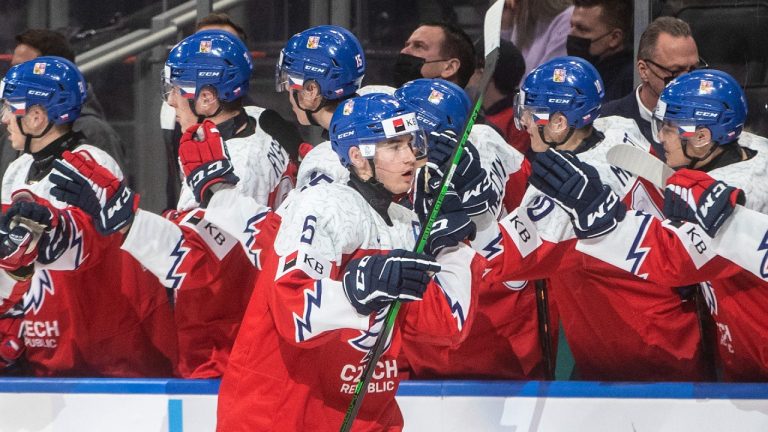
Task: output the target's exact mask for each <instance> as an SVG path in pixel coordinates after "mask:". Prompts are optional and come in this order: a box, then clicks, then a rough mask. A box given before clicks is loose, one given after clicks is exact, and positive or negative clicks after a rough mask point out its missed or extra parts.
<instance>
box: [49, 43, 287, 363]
mask: <svg viewBox="0 0 768 432" xmlns="http://www.w3.org/2000/svg"><path fill="white" fill-rule="evenodd" d="M250 72H251V62H250V54H249V53H248V51H247V50H246V48H245V45H243V44H242V42H240V41H239V40H238V39H237V38H235V37H234V36H232V35H230V34H229V33H226V32H222V31H214V30H210V31H202V32H198V33H196V34H194V35H192V36H190V37H188V38H186V39H184V40H183V41H182V42H180V43H179V44H178V45H176V46H175V47H174V48H173V49H172V50H171V52H170V54H169V57H168V61H167V63H166V67H165V75H164V76H165V83H166V91H167V93H166V94H167V95H168V99H169V103H170V104H171V106H173V107H174V108H175V109H176V111H177V115H178V117H179V119H180V122H181V123H182V125H185V126H186V125H187V124H188V123H189V122H193V124H192V125H191V126H189V127H188V128H187V129H186V132H185V133H184V135H183V136H182V138H181V143H180V145H179V160H180V164H181V166H182V170H183V172H184V174H185V180H186V181H185V185H184V187H183V189H182V194H181V198H180V201H179V205H178V209H179V211H178V212H175V213H173V214H171V216H170V221H168V220H165V219H163V218H161V217H159V216H157V215H154V214H152V213H149V212H146V211H142V210H139V211H138V212H137V214H136V216H135V218H134V219H133V220H132V221H131V223H130V224H129V225H128V226H126V228H125V229H128V228H130V230H129V231H128V233H127V235H126V237H125V240H124V242H123V243H122V248H123V249H124V250H126V251H128V252H129V253H130V254H131V255H133V256H134V257H136V259H138V260H139V261H140V262H141V263H142V264H143V265H144V266H146V267H147V268H148V269H149V270H150V271H152V272H153V273H154V274H155V275H156V277H157V278H158V279H159V281H160V282H161V283H162V284H163V285H165V286H166V287H168V288H170V289H173V290H174V296H175V319H176V324H177V329H178V330H177V331H178V339H179V352H180V357H179V372H180V374H181V375H182V376H183V377H189V378H214V377H220V376H221V374H222V373H223V371H224V369H225V367H226V364H227V359H228V356H229V352H230V350H231V347H232V344H233V342H234V339H235V336H236V335H237V331H238V329H239V326H240V322H241V321H242V317H243V314H244V312H245V307H246V305H247V303H248V299H249V298H250V296H251V291H252V288H253V285H254V282H255V280H256V277H257V275H258V272H257V270H258V268H259V265H260V264H259V263H258V256H257V255H256V254H255V252H254V250H253V249H250V248H248V247H247V246H245V245H244V247H245V249H244V248H242V247H240V246H238V238H237V237H233V236H232V235H230V234H229V233H227V231H225V230H223V229H221V228H220V227H219V226H217V225H216V224H215V223H212V222H211V221H210V220H208V217H207V213H206V210H205V209H204V208H200V207H205V206H206V205H207V203H208V200H209V199H210V195H211V189H210V186H211V185H212V184H214V183H216V182H218V179H227V181H229V182H230V183H232V184H235V183H236V184H237V187H236V188H237V194H238V195H242V196H244V197H247V198H248V199H250V200H252V201H253V202H255V203H257V204H258V205H259V206H262V207H263V208H264V209H265V210H266V206H267V205H277V204H279V202H280V200H281V199H282V197H283V195H285V193H286V190H285V189H286V187H289V186H290V185H291V184H292V180H291V179H288V177H287V170H288V157H287V154H286V152H285V150H284V149H283V148H282V147H281V145H280V143H279V142H277V141H275V139H274V138H273V137H272V136H271V135H270V134H269V133H267V131H266V130H265V128H266V129H269V128H268V126H267V125H269V123H268V119H269V117H268V116H266V115H265V110H264V109H262V108H258V107H242V105H241V100H242V96H243V95H244V94H245V93H246V92H247V91H248V80H249V77H250ZM203 119H204V120H203ZM197 120H200V121H201V122H202V124H196V123H194V122H195V121H197ZM198 129H199V130H198ZM198 134H199V135H200V136H203V137H204V139H205V140H207V141H206V145H207V146H208V147H206V149H207V150H206V151H205V152H203V153H201V151H200V145H199V143H198V142H197V138H196V135H198ZM224 141H226V145H225V144H224ZM212 153H213V154H215V155H217V158H216V159H215V160H216V162H215V163H210V164H202V163H201V160H202V159H203V158H206V160H208V159H210V158H211V154H212ZM227 154H228V156H229V158H227V157H226V156H225V155H227ZM58 171H59V173H60V175H59V176H57V178H58V180H56V184H57V185H58V188H59V191H58V192H57V193H58V194H61V195H62V196H65V197H67V198H66V199H68V200H69V202H70V203H71V204H73V205H78V206H80V207H82V208H86V207H87V205H86V204H85V203H86V202H87V201H88V200H89V199H91V196H92V195H93V193H94V192H95V193H97V194H101V193H102V190H104V189H105V188H108V187H109V184H110V183H111V182H112V181H113V180H112V179H106V180H105V179H104V176H105V174H103V173H102V171H101V170H100V169H99V167H96V166H93V165H92V164H88V163H87V161H85V160H82V158H76V157H73V158H68V163H66V164H62V165H61V167H60V169H59V170H58ZM94 176H96V177H94ZM238 178H239V179H240V181H239V182H238V181H237V179H238ZM286 182H287V183H286ZM91 186H93V189H95V190H94V191H92V190H91ZM89 213H90V214H91V216H92V217H93V218H94V220H95V221H98V219H99V211H98V209H97V208H91V210H90V212H89ZM251 216H252V215H251ZM241 231H242V229H241ZM239 232H240V231H238V233H239Z"/></svg>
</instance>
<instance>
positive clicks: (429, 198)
mask: <svg viewBox="0 0 768 432" xmlns="http://www.w3.org/2000/svg"><path fill="white" fill-rule="evenodd" d="M419 171H420V172H419V173H417V178H418V179H419V180H418V187H416V188H414V196H413V200H414V205H413V207H414V211H415V212H416V215H417V216H418V217H419V222H420V223H421V224H422V225H424V224H425V223H427V218H428V217H429V207H430V206H431V205H432V202H433V201H434V199H433V197H436V196H437V195H438V191H439V189H438V188H439V186H440V179H437V178H433V179H430V180H428V181H426V185H424V184H423V182H424V181H425V180H424V179H423V173H424V171H425V170H423V169H421V170H419ZM476 231H477V228H476V226H475V223H474V222H472V220H471V219H470V217H469V215H468V214H467V211H466V209H464V208H463V206H462V205H461V200H460V199H459V197H458V195H457V194H456V192H455V191H454V190H453V189H452V188H450V187H449V188H448V191H447V192H446V194H445V196H444V197H443V203H442V205H441V206H440V210H439V211H438V213H437V218H436V219H435V222H434V223H433V224H432V231H430V233H429V237H427V243H426V245H425V247H424V253H425V254H427V255H430V256H437V254H438V253H439V252H440V250H441V249H443V248H445V247H453V246H456V245H457V244H459V243H460V242H462V241H464V240H465V239H469V240H473V239H474V238H475V234H476Z"/></svg>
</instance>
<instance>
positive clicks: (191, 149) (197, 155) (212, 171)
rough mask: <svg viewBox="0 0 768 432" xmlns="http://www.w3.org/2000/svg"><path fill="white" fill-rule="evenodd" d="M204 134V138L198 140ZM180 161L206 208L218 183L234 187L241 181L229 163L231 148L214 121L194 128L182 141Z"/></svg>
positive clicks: (188, 130)
mask: <svg viewBox="0 0 768 432" xmlns="http://www.w3.org/2000/svg"><path fill="white" fill-rule="evenodd" d="M198 129H200V131H201V132H198ZM201 133H202V138H201V139H200V140H198V139H197V137H198V136H200V134H201ZM179 161H180V162H181V167H182V169H183V170H184V176H185V177H186V179H187V184H188V185H189V187H190V188H192V192H193V193H194V195H195V199H196V200H197V202H199V203H200V204H201V205H203V206H205V205H206V204H207V203H208V201H209V200H210V198H211V196H212V191H210V189H209V188H210V187H211V186H213V185H215V184H217V183H227V184H233V185H234V184H237V182H238V181H239V180H240V179H239V178H238V177H237V176H236V175H235V170H234V168H233V167H232V162H231V161H230V160H229V154H228V153H227V145H226V144H225V143H224V140H223V139H222V138H221V134H220V133H219V130H218V129H217V128H216V125H215V124H214V123H213V122H212V121H210V120H205V121H204V122H203V123H202V124H196V125H192V126H190V127H189V128H188V129H187V130H186V132H184V135H182V137H181V141H179Z"/></svg>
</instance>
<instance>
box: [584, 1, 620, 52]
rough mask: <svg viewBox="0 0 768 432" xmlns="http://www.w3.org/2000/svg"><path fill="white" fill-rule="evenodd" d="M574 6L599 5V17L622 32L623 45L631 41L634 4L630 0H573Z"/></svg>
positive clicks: (588, 6) (587, 6)
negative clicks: (600, 8)
mask: <svg viewBox="0 0 768 432" xmlns="http://www.w3.org/2000/svg"><path fill="white" fill-rule="evenodd" d="M573 5H574V6H575V7H582V8H593V7H597V6H600V7H602V12H601V13H600V17H601V18H602V21H603V22H605V24H607V25H608V27H610V28H617V29H619V30H621V31H622V32H624V45H629V44H631V43H632V38H631V35H632V28H633V24H634V22H633V19H632V17H633V13H634V6H633V4H632V1H630V0H573Z"/></svg>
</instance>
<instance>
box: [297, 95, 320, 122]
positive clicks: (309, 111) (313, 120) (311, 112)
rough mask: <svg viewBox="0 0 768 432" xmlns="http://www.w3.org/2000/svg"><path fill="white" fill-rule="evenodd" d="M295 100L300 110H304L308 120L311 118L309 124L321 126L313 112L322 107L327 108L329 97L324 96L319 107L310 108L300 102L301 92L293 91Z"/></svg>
mask: <svg viewBox="0 0 768 432" xmlns="http://www.w3.org/2000/svg"><path fill="white" fill-rule="evenodd" d="M293 101H294V102H295V103H296V106H297V107H299V109H300V110H302V111H304V114H306V115H307V120H309V124H311V125H312V126H320V124H319V123H317V120H315V116H313V115H312V114H314V113H316V112H318V111H320V110H321V109H323V108H325V106H326V105H328V99H326V98H322V102H320V105H318V106H317V108H315V109H313V110H310V109H306V108H304V107H303V106H301V104H300V103H299V92H298V91H294V92H293Z"/></svg>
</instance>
